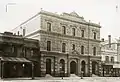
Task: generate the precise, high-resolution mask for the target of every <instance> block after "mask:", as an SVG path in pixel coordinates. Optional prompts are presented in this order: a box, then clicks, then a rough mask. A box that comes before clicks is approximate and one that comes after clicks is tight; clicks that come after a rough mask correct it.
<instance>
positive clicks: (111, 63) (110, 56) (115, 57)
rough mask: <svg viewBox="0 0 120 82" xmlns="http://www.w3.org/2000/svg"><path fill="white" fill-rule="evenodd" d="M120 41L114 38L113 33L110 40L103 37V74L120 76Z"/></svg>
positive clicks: (109, 37)
mask: <svg viewBox="0 0 120 82" xmlns="http://www.w3.org/2000/svg"><path fill="white" fill-rule="evenodd" d="M119 42H120V41H119V40H117V39H112V38H111V35H109V36H108V40H104V39H102V42H101V56H102V67H103V76H120V43H119Z"/></svg>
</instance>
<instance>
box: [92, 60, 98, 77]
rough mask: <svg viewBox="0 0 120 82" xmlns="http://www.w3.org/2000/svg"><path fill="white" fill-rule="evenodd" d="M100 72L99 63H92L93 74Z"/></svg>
mask: <svg viewBox="0 0 120 82" xmlns="http://www.w3.org/2000/svg"><path fill="white" fill-rule="evenodd" d="M97 72H98V63H97V62H96V61H92V74H95V75H96V74H97Z"/></svg>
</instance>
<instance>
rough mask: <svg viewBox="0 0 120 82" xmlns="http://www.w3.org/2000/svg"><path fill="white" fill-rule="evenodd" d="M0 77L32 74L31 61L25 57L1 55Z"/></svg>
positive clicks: (29, 75)
mask: <svg viewBox="0 0 120 82" xmlns="http://www.w3.org/2000/svg"><path fill="white" fill-rule="evenodd" d="M0 64H1V67H0V70H1V71H0V72H1V73H0V75H1V78H17V77H31V76H32V62H31V61H29V60H27V59H26V58H17V57H1V62H0Z"/></svg>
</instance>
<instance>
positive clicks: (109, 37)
mask: <svg viewBox="0 0 120 82" xmlns="http://www.w3.org/2000/svg"><path fill="white" fill-rule="evenodd" d="M108 41H109V48H110V47H111V35H108Z"/></svg>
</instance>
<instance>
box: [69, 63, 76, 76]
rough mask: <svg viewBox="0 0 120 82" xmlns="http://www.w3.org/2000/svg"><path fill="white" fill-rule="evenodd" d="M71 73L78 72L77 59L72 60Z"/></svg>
mask: <svg viewBox="0 0 120 82" xmlns="http://www.w3.org/2000/svg"><path fill="white" fill-rule="evenodd" d="M70 73H71V74H76V62H75V61H72V62H71V63H70Z"/></svg>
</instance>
